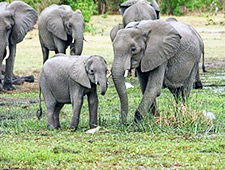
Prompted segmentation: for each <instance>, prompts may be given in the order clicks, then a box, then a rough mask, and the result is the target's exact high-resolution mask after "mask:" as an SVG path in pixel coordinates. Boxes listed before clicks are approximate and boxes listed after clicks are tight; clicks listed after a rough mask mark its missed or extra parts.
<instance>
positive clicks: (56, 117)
mask: <svg viewBox="0 0 225 170" xmlns="http://www.w3.org/2000/svg"><path fill="white" fill-rule="evenodd" d="M63 106H64V104H62V103H57V104H56V106H55V110H54V127H55V128H56V129H58V128H60V122H59V113H60V110H61V109H62V107H63Z"/></svg>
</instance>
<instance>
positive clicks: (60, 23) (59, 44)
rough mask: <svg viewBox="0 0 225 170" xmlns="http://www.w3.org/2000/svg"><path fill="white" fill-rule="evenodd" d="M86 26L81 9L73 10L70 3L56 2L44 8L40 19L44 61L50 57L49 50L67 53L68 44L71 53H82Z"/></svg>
mask: <svg viewBox="0 0 225 170" xmlns="http://www.w3.org/2000/svg"><path fill="white" fill-rule="evenodd" d="M84 27H85V24H84V19H83V15H82V13H81V11H80V10H76V11H73V10H72V8H71V7H70V6H68V5H55V4H54V5H51V6H49V7H48V8H46V9H44V10H43V11H42V13H41V14H40V17H39V20H38V28H39V39H40V43H41V48H42V53H43V62H45V61H46V60H47V59H48V55H49V50H53V51H55V53H64V54H65V53H66V49H67V47H68V46H70V54H71V55H80V54H81V53H82V50H83V39H84V37H83V30H84Z"/></svg>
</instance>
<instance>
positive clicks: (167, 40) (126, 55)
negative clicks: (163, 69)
mask: <svg viewBox="0 0 225 170" xmlns="http://www.w3.org/2000/svg"><path fill="white" fill-rule="evenodd" d="M180 39H181V36H180V35H179V33H178V32H177V31H176V30H175V29H174V28H173V27H172V25H171V24H170V23H167V22H164V21H160V20H153V21H151V20H144V21H141V22H139V23H138V22H133V23H130V24H128V25H127V27H126V28H125V29H122V30H120V31H118V33H117V35H116V37H115V39H114V41H113V50H114V61H113V65H112V78H113V81H114V84H115V87H116V90H117V93H118V95H119V98H120V104H121V119H122V122H126V116H127V113H128V98H127V92H126V87H125V78H124V73H125V71H126V70H129V69H131V68H139V69H140V70H141V72H149V71H151V70H153V69H155V68H157V67H158V66H160V65H161V64H163V63H164V62H166V61H167V60H169V59H170V58H171V57H173V56H174V55H175V54H176V52H177V51H178V49H179V47H180Z"/></svg>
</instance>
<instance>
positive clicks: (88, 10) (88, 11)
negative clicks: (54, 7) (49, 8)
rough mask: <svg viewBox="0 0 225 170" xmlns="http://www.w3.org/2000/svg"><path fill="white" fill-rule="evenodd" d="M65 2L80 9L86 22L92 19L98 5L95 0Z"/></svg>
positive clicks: (65, 0) (69, 0) (68, 0)
mask: <svg viewBox="0 0 225 170" xmlns="http://www.w3.org/2000/svg"><path fill="white" fill-rule="evenodd" d="M63 3H64V4H67V5H70V6H71V8H72V9H73V10H76V9H80V10H81V11H82V14H83V16H84V21H85V22H89V21H90V19H91V16H92V15H93V14H94V13H95V12H96V7H97V6H96V4H95V3H94V1H93V0H75V1H74V0H64V1H63Z"/></svg>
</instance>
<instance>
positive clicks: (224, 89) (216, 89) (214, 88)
mask: <svg viewBox="0 0 225 170" xmlns="http://www.w3.org/2000/svg"><path fill="white" fill-rule="evenodd" d="M203 89H210V90H212V91H214V92H216V93H225V85H224V86H216V85H203Z"/></svg>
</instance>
